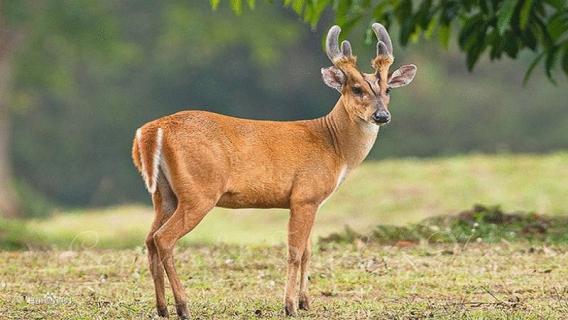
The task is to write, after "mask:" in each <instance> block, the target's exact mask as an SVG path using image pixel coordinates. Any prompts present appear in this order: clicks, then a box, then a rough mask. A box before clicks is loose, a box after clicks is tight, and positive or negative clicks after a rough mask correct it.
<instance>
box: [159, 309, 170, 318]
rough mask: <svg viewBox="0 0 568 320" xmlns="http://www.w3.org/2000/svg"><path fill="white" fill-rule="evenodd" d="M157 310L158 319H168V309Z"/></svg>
mask: <svg viewBox="0 0 568 320" xmlns="http://www.w3.org/2000/svg"><path fill="white" fill-rule="evenodd" d="M157 309H158V317H162V318H168V317H169V314H168V307H166V306H164V307H157Z"/></svg>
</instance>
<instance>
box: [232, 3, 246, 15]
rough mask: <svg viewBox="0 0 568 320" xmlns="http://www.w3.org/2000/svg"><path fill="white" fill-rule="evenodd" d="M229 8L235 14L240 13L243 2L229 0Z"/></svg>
mask: <svg viewBox="0 0 568 320" xmlns="http://www.w3.org/2000/svg"><path fill="white" fill-rule="evenodd" d="M231 9H232V10H233V12H234V13H235V14H236V15H240V14H241V12H242V9H243V3H242V1H241V0H231Z"/></svg>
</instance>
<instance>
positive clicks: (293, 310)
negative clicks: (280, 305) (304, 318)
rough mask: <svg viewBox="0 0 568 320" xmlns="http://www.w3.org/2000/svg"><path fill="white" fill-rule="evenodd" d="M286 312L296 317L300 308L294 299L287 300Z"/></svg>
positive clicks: (287, 314) (289, 315)
mask: <svg viewBox="0 0 568 320" xmlns="http://www.w3.org/2000/svg"><path fill="white" fill-rule="evenodd" d="M284 312H285V313H286V316H288V317H295V316H297V315H298V309H297V308H296V304H295V303H294V301H286V303H285V305H284Z"/></svg>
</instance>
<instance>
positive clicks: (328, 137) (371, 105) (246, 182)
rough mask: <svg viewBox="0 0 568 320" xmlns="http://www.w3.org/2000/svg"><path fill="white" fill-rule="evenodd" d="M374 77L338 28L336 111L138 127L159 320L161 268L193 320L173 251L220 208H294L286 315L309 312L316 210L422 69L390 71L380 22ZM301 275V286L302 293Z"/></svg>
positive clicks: (330, 79)
mask: <svg viewBox="0 0 568 320" xmlns="http://www.w3.org/2000/svg"><path fill="white" fill-rule="evenodd" d="M372 28H373V30H374V32H375V34H376V36H377V38H378V43H377V56H376V57H375V58H374V59H373V61H372V67H373V68H374V72H373V73H370V74H367V73H361V72H360V71H359V69H358V68H357V65H356V57H355V56H353V54H352V52H351V45H350V43H349V42H348V41H343V42H342V43H341V48H340V46H339V43H338V38H339V33H340V31H341V29H340V28H339V27H338V26H333V27H332V28H331V29H330V30H329V33H328V35H327V40H326V51H327V55H328V57H329V59H330V60H331V62H332V63H333V66H331V67H328V68H322V69H321V73H322V77H323V81H324V83H325V84H327V85H328V86H330V87H331V88H334V89H336V90H337V91H339V92H340V93H341V97H340V98H339V100H338V101H337V103H336V104H335V106H334V107H333V109H332V110H331V112H330V113H329V114H328V115H326V116H324V117H321V118H318V119H313V120H303V121H286V122H284V121H283V122H279V121H258V120H248V119H239V118H234V117H229V116H224V115H220V114H215V113H210V112H205V111H183V112H179V113H176V114H174V115H170V116H166V117H163V118H160V119H157V120H154V121H152V122H149V123H147V124H145V125H144V126H142V127H141V128H140V129H138V130H137V132H136V137H135V139H134V146H133V149H132V157H133V159H134V164H135V165H136V168H138V170H139V171H140V172H141V174H142V177H143V179H144V181H145V184H146V188H147V189H148V191H149V192H150V193H151V195H152V201H153V204H154V209H155V212H156V214H155V218H154V222H153V224H152V227H151V230H150V232H149V233H148V237H147V238H146V245H147V247H148V259H149V264H150V272H151V274H152V278H153V280H154V286H155V292H156V304H157V310H158V315H160V316H163V317H167V316H168V311H167V306H166V299H165V289H164V272H163V270H164V269H165V271H166V274H167V276H168V279H169V282H170V284H171V287H172V290H173V294H174V298H175V302H176V311H177V314H178V316H179V317H180V318H187V317H188V316H189V314H188V310H187V306H186V296H185V293H184V289H183V286H182V282H181V281H180V279H179V277H178V275H177V273H176V270H175V267H174V254H173V250H174V245H175V244H176V242H177V240H178V239H180V238H181V237H183V236H184V235H185V234H187V233H188V232H190V231H191V230H193V228H195V226H197V224H199V222H200V221H201V220H202V219H203V217H204V216H205V215H206V214H207V213H208V212H209V211H210V210H211V209H213V208H214V207H216V206H218V207H225V208H289V209H290V220H289V224H288V281H287V284H286V293H285V298H284V309H285V313H286V314H287V315H290V316H293V315H296V313H297V308H298V305H299V308H300V309H304V310H307V309H308V308H309V307H310V299H309V296H308V266H309V264H310V255H311V244H310V233H311V230H312V225H313V223H314V219H315V216H316V212H317V211H318V209H319V207H320V206H321V205H322V203H323V202H324V201H325V200H326V199H327V198H328V197H329V196H330V195H331V194H332V193H333V192H334V191H335V190H336V189H337V187H338V186H339V185H340V184H341V182H342V181H343V180H344V179H345V177H346V176H347V174H348V173H349V172H351V170H353V169H354V168H355V167H356V166H357V165H359V164H360V163H361V162H362V161H363V159H365V157H366V156H367V154H368V153H369V151H370V149H371V147H372V146H373V144H374V142H375V140H376V138H377V134H378V132H379V126H381V125H383V124H386V123H388V122H389V121H390V119H391V116H390V113H389V111H388V107H387V106H388V104H389V100H390V98H389V92H390V90H391V88H398V87H402V86H405V85H407V84H408V83H410V82H411V81H412V79H413V78H414V75H415V74H416V66H414V65H405V66H402V67H400V68H399V69H398V70H396V71H394V72H392V73H389V67H390V66H391V64H392V63H393V60H394V58H393V51H392V42H391V39H390V37H389V34H388V33H387V31H386V29H385V28H384V27H383V26H382V25H381V24H379V23H375V24H373V26H372ZM298 273H300V281H299V282H300V285H299V290H298V284H297V282H298Z"/></svg>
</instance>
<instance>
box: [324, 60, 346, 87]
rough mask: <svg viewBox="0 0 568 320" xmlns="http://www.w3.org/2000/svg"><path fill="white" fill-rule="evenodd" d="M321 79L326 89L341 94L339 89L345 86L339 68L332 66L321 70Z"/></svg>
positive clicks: (343, 75) (343, 77) (343, 76)
mask: <svg viewBox="0 0 568 320" xmlns="http://www.w3.org/2000/svg"><path fill="white" fill-rule="evenodd" d="M321 77H322V79H323V82H324V83H325V84H326V85H327V86H328V87H330V88H333V89H335V90H337V91H339V92H341V88H343V85H344V84H345V74H343V72H341V70H339V68H337V67H334V66H331V67H329V68H321Z"/></svg>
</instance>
